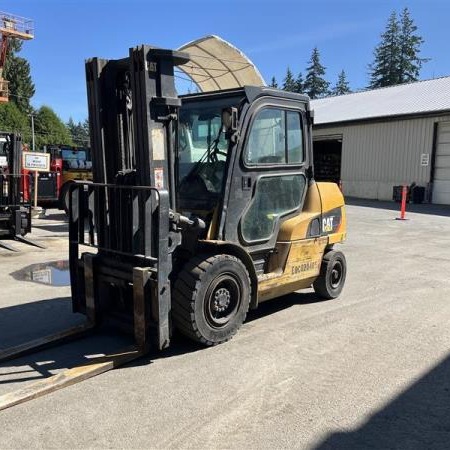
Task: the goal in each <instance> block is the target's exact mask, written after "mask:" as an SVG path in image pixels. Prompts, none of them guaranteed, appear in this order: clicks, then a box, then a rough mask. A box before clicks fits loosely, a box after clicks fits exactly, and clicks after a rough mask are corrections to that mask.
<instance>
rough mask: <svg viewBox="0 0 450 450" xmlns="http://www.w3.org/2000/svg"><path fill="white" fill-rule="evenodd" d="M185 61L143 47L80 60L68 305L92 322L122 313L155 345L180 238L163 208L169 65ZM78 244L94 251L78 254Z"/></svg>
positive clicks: (166, 203)
mask: <svg viewBox="0 0 450 450" xmlns="http://www.w3.org/2000/svg"><path fill="white" fill-rule="evenodd" d="M188 60H189V58H188V56H187V55H186V54H184V53H180V52H175V51H170V50H161V49H157V48H153V47H150V46H145V45H142V46H139V47H136V48H133V49H130V53H129V57H128V58H124V59H119V60H105V59H99V58H93V59H90V60H88V61H87V63H86V80H87V91H88V108H89V123H90V132H91V146H92V170H93V182H92V183H74V185H73V186H71V188H70V195H69V204H70V206H69V211H70V214H69V235H70V247H69V259H70V268H71V287H72V299H73V309H74V311H78V312H82V313H86V315H87V316H88V318H89V319H90V320H91V322H95V323H98V322H99V321H102V322H103V319H105V321H108V319H111V318H112V317H117V318H118V321H117V322H118V323H119V324H123V323H124V322H126V321H127V320H126V319H125V318H124V317H125V316H126V317H130V316H131V317H132V318H133V319H132V329H133V330H134V334H135V336H136V341H137V342H138V343H140V344H142V345H145V344H146V343H147V341H148V340H149V339H148V336H147V332H149V329H152V331H153V332H154V333H155V334H156V342H157V347H159V348H165V347H167V346H168V345H169V309H170V286H169V281H168V278H169V275H170V272H171V268H172V266H171V252H172V251H173V249H174V248H175V247H176V246H177V244H178V243H179V242H180V240H181V236H180V233H179V230H178V229H177V227H176V226H175V227H174V226H173V220H172V219H173V217H174V214H173V213H171V211H170V210H171V209H172V210H174V208H175V189H174V183H175V181H174V180H175V179H174V163H173V159H174V156H173V152H174V143H173V142H174V139H175V135H176V127H175V126H174V123H176V119H177V114H178V109H179V107H180V106H181V101H180V99H179V98H178V97H177V95H176V91H175V83H174V67H175V66H176V65H178V64H184V63H185V62H187V61H188ZM169 192H170V193H171V194H170V196H169ZM86 218H88V219H86ZM170 218H172V219H170ZM171 226H172V232H170V227H171ZM86 227H87V228H88V230H89V231H88V232H86V231H85V230H86ZM83 244H84V245H90V246H91V247H96V248H97V253H95V254H93V253H84V254H82V255H81V257H80V245H83ZM149 299H151V300H149ZM147 302H149V303H151V304H149V305H147ZM139 305H140V306H139ZM147 306H148V307H149V308H150V307H151V311H146V312H145V311H144V312H143V311H142V310H143V309H145V308H146V307H147ZM93 311H95V317H94V313H93ZM140 325H141V326H140Z"/></svg>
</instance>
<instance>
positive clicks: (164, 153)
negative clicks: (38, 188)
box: [0, 45, 346, 409]
mask: <svg viewBox="0 0 450 450" xmlns="http://www.w3.org/2000/svg"><path fill="white" fill-rule="evenodd" d="M188 61H189V56H188V55H187V54H185V53H181V52H175V51H170V50H161V49H156V48H153V47H149V46H145V45H144V46H139V47H136V48H133V49H131V50H130V54H129V56H128V57H126V58H123V59H120V60H104V59H99V58H93V59H91V60H89V61H88V62H87V64H86V76H87V87H88V102H89V121H90V126H91V143H92V162H93V168H92V169H93V183H83V182H78V183H74V184H73V185H72V186H71V188H70V197H69V203H70V207H69V212H70V215H69V227H70V229H69V235H70V236H69V239H70V247H69V252H70V272H71V288H72V301H73V309H74V311H76V312H81V313H84V314H86V316H87V318H88V321H87V323H86V325H85V326H83V327H81V328H80V327H78V328H77V329H75V330H69V331H68V332H67V333H64V334H63V337H67V336H68V335H71V336H73V335H74V334H76V333H80V332H82V333H83V332H85V331H86V330H87V329H89V328H92V327H97V326H99V325H100V324H105V323H108V324H118V325H119V326H120V328H121V329H128V330H129V331H130V332H131V333H132V334H133V335H134V337H135V340H136V344H137V345H136V348H134V349H133V350H132V351H126V352H120V353H119V355H115V356H111V357H109V358H105V359H102V360H101V361H100V362H93V363H92V364H90V365H88V366H84V367H81V368H80V367H78V368H76V369H71V370H69V371H68V372H67V373H65V374H59V375H57V376H56V378H53V381H52V378H51V379H49V380H45V382H41V383H40V384H39V383H37V384H36V385H35V387H27V388H26V389H25V390H24V391H19V392H18V393H16V394H15V395H9V397H8V398H6V399H5V398H1V397H0V409H1V408H4V407H8V406H11V405H13V404H17V403H20V402H22V401H25V400H27V399H30V398H35V397H36V396H38V395H42V394H44V393H46V392H49V391H51V390H55V389H58V388H60V387H62V386H63V385H67V384H73V383H74V382H76V381H79V380H81V379H86V378H87V377H89V376H94V375H96V374H98V373H101V372H103V371H105V370H109V369H111V368H112V367H116V366H117V365H119V364H122V363H124V362H128V361H130V360H131V359H134V358H136V357H137V356H140V355H142V353H144V352H146V351H148V349H149V348H150V346H151V344H154V348H158V349H161V350H162V349H165V348H167V347H168V346H169V344H170V339H171V334H172V330H173V329H177V330H179V332H181V333H182V334H184V335H185V336H187V337H188V338H190V339H193V340H195V341H198V342H201V343H202V344H204V345H216V344H220V343H222V342H224V341H227V340H228V339H230V338H231V337H232V336H233V335H234V334H235V333H236V332H237V330H238V329H239V327H240V326H241V325H242V323H243V322H244V320H245V317H246V315H247V311H248V309H249V308H257V306H258V304H259V303H261V302H263V301H266V300H269V299H273V298H275V297H279V296H281V295H284V294H288V293H291V292H294V291H297V290H299V289H303V288H309V287H311V286H312V287H313V288H314V290H315V292H316V294H317V296H318V298H325V299H332V298H335V297H337V296H338V295H339V294H340V292H341V290H342V288H343V285H344V282H345V278H346V261H345V257H344V255H343V254H342V253H341V252H340V251H339V250H337V249H335V245H336V244H339V243H341V242H342V241H343V240H344V239H345V236H346V216H345V209H344V199H343V197H342V194H341V192H340V190H339V188H338V186H337V185H335V184H333V183H316V182H315V181H314V172H313V163H312V140H311V125H312V121H313V115H312V112H311V111H310V109H309V100H308V97H306V96H303V95H300V94H295V93H290V92H285V91H281V90H277V89H272V88H265V87H253V86H248V87H245V88H240V89H231V90H226V91H216V92H211V93H201V94H192V95H187V96H183V97H178V96H177V94H176V90H175V84H174V67H175V66H177V65H180V64H184V63H187V62H188ZM88 247H91V249H90V250H89V248H88ZM60 338H61V334H58V335H57V336H49V337H46V338H43V339H42V340H41V341H40V342H35V343H33V344H32V345H24V346H21V347H20V348H18V349H12V350H9V351H6V352H3V354H0V360H1V359H2V358H3V359H5V358H11V357H15V356H17V355H19V354H22V353H23V352H24V351H29V350H30V349H36V348H39V347H40V346H41V345H48V344H49V343H50V342H55V341H57V340H59V339H60Z"/></svg>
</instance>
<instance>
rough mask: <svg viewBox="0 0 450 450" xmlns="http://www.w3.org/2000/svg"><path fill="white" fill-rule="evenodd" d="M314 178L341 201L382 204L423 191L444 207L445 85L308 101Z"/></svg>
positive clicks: (447, 168) (447, 183)
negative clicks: (339, 191) (403, 192)
mask: <svg viewBox="0 0 450 450" xmlns="http://www.w3.org/2000/svg"><path fill="white" fill-rule="evenodd" d="M312 108H313V109H314V111H315V125H314V153H315V161H316V177H317V178H318V179H323V180H325V179H329V180H333V181H341V182H342V187H343V191H344V194H345V195H347V196H353V197H359V198H369V199H379V200H389V199H392V195H393V187H394V186H397V185H401V184H408V185H411V184H412V183H416V185H419V186H423V187H425V188H426V198H427V199H428V200H429V201H431V202H432V203H437V204H450V77H444V78H438V79H434V80H426V81H418V82H415V83H410V84H404V85H399V86H393V87H388V88H382V89H376V90H372V91H364V92H357V93H352V94H347V95H341V96H337V97H328V98H324V99H318V100H313V101H312Z"/></svg>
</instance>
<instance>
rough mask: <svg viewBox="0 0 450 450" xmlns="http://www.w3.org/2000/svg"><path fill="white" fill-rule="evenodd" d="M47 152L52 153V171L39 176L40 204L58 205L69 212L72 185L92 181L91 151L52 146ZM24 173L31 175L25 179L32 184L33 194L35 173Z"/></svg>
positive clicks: (80, 148) (82, 148) (81, 148)
mask: <svg viewBox="0 0 450 450" xmlns="http://www.w3.org/2000/svg"><path fill="white" fill-rule="evenodd" d="M46 152H49V153H50V171H49V172H41V173H40V174H39V180H38V202H39V203H40V204H41V205H48V204H51V203H58V207H59V208H60V209H64V210H65V211H67V210H68V206H69V205H68V195H67V194H68V192H69V186H70V184H71V183H73V182H74V181H76V180H81V181H92V163H91V158H90V150H89V149H88V148H84V147H71V146H67V145H51V146H47V148H46ZM24 173H25V174H28V173H29V175H30V176H29V177H25V179H26V180H27V181H26V182H29V183H31V186H30V187H31V192H32V190H33V186H34V172H28V171H24ZM26 187H27V186H25V188H26ZM25 191H27V189H25Z"/></svg>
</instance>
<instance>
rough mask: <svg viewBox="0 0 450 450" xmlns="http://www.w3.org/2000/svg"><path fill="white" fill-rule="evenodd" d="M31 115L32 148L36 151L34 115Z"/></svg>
mask: <svg viewBox="0 0 450 450" xmlns="http://www.w3.org/2000/svg"><path fill="white" fill-rule="evenodd" d="M30 117H31V150H32V151H33V152H34V151H35V150H36V149H35V148H34V116H33V114H30Z"/></svg>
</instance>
